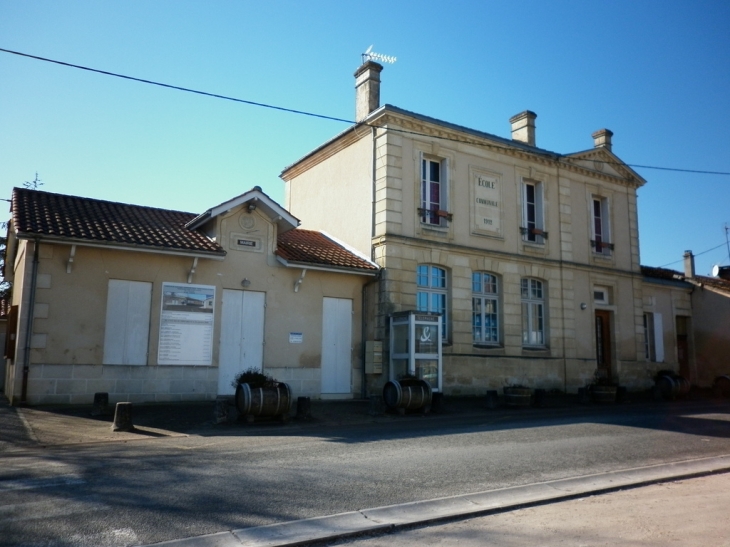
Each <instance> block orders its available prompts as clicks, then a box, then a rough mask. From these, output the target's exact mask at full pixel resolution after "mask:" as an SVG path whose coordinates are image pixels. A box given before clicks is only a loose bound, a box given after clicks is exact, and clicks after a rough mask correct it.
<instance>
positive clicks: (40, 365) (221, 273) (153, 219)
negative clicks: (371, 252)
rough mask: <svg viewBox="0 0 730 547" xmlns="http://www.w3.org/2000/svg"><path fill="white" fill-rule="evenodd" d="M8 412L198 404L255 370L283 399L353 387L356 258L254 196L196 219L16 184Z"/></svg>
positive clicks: (359, 378)
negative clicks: (29, 407) (15, 407)
mask: <svg viewBox="0 0 730 547" xmlns="http://www.w3.org/2000/svg"><path fill="white" fill-rule="evenodd" d="M11 213H12V215H11V220H10V222H9V227H8V246H7V250H6V265H5V272H4V275H5V279H6V280H7V281H10V282H12V283H13V291H12V300H11V303H10V304H11V308H10V314H9V319H8V336H7V343H6V345H5V355H6V371H5V394H6V396H7V397H8V399H9V400H10V402H11V404H20V403H27V404H84V403H91V402H92V401H93V396H94V393H97V392H107V393H109V399H110V402H114V401H133V402H153V401H178V400H210V399H214V398H216V397H217V396H218V395H228V394H231V393H233V390H234V388H233V386H232V384H231V382H232V380H233V378H234V377H235V375H236V374H237V373H239V372H241V371H243V370H245V369H248V368H252V367H253V368H258V369H263V370H264V371H265V372H266V373H267V374H269V375H271V376H273V377H275V378H276V379H277V380H279V381H284V382H287V383H289V384H290V386H291V388H292V391H293V392H294V395H295V396H314V397H322V398H348V397H352V396H353V395H359V394H360V391H361V389H362V386H363V352H362V331H363V328H362V317H363V313H362V294H363V288H364V286H365V285H366V284H368V283H369V282H372V281H373V280H374V279H375V278H376V276H377V275H378V271H379V269H378V267H377V266H376V265H375V264H374V263H373V262H372V261H370V260H369V258H368V257H366V256H364V255H363V254H361V253H359V252H357V251H355V250H353V249H352V248H350V247H348V246H347V245H346V244H344V243H342V242H340V241H338V240H337V239H335V238H334V237H332V236H329V235H328V234H326V233H323V232H320V231H311V230H301V229H297V226H298V224H299V221H298V220H297V219H296V218H295V217H294V216H293V215H291V214H290V213H289V212H288V211H286V210H285V209H284V208H283V207H281V206H280V205H279V204H278V203H276V202H275V201H274V200H272V199H271V198H270V197H269V196H268V195H266V194H265V193H264V192H263V191H262V190H261V188H259V187H255V188H253V189H252V190H250V191H248V192H246V193H244V194H242V195H240V196H238V197H235V198H233V199H231V200H229V201H227V202H225V203H221V204H220V205H218V206H216V207H212V208H211V209H208V210H207V211H205V212H204V213H202V214H200V215H196V214H192V213H184V212H178V211H170V210H164V209H157V208H152V207H143V206H138V205H128V204H122V203H112V202H107V201H101V200H96V199H90V198H84V197H75V196H68V195H61V194H54V193H50V192H42V191H38V190H31V189H22V188H15V189H14V190H13V195H12V205H11Z"/></svg>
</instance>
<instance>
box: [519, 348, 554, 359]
mask: <svg viewBox="0 0 730 547" xmlns="http://www.w3.org/2000/svg"><path fill="white" fill-rule="evenodd" d="M522 355H525V356H530V357H550V348H548V347H545V346H522Z"/></svg>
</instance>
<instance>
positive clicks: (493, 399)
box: [487, 389, 499, 410]
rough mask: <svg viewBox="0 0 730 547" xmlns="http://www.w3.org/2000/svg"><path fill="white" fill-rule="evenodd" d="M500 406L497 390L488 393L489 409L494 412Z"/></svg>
mask: <svg viewBox="0 0 730 547" xmlns="http://www.w3.org/2000/svg"><path fill="white" fill-rule="evenodd" d="M498 406H499V394H498V393H497V390H496V389H490V390H489V391H487V408H488V409H490V410H494V409H495V408H497V407H498Z"/></svg>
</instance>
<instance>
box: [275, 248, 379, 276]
mask: <svg viewBox="0 0 730 547" xmlns="http://www.w3.org/2000/svg"><path fill="white" fill-rule="evenodd" d="M276 260H278V261H279V262H280V263H281V264H282V265H284V266H286V267H287V268H297V269H299V270H319V271H323V272H331V273H346V274H355V275H364V276H368V277H375V276H376V275H378V270H370V269H364V268H346V267H343V266H340V267H338V266H325V265H323V264H313V263H311V262H300V261H296V260H287V259H286V258H284V257H282V256H281V255H279V254H277V255H276Z"/></svg>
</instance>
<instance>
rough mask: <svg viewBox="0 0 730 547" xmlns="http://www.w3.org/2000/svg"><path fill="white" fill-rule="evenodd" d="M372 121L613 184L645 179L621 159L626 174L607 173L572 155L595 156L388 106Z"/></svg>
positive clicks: (416, 136)
mask: <svg viewBox="0 0 730 547" xmlns="http://www.w3.org/2000/svg"><path fill="white" fill-rule="evenodd" d="M369 123H371V124H372V125H378V126H379V127H381V128H382V129H384V130H386V131H388V130H391V131H393V132H394V133H398V128H402V129H403V130H404V131H405V132H407V134H408V136H410V137H411V138H413V139H414V140H421V139H427V138H429V137H431V138H438V139H444V140H447V141H449V142H450V143H453V144H455V145H458V144H467V145H471V146H477V147H482V148H487V149H489V150H490V151H492V152H497V153H500V154H504V155H507V156H510V157H513V158H517V159H521V160H526V161H531V162H533V163H538V164H540V165H545V166H549V167H553V168H560V169H565V170H568V171H570V172H573V173H577V174H581V175H583V176H587V177H592V178H598V179H601V180H604V181H606V182H612V183H614V184H620V185H622V186H629V187H631V188H639V187H640V186H642V185H643V183H644V181H643V180H639V179H637V177H636V176H634V175H633V174H632V173H630V172H629V171H628V170H627V169H626V168H622V165H621V163H622V162H620V160H618V158H616V160H617V161H613V162H612V165H615V166H616V168H617V169H621V170H622V171H624V173H625V176H623V177H617V176H614V175H611V174H608V173H602V172H600V171H595V170H592V169H588V168H586V167H583V166H581V165H578V164H575V163H573V162H571V161H570V160H571V159H583V160H588V159H592V158H588V157H585V156H584V157H580V158H573V157H571V156H564V155H561V154H557V153H553V152H548V151H541V150H539V149H537V150H535V151H531V150H527V149H525V148H522V147H517V146H511V145H510V144H507V143H502V142H499V141H497V140H492V139H490V138H488V137H487V136H478V135H473V134H465V133H464V132H463V131H460V130H458V129H451V128H447V127H443V126H441V125H438V124H436V123H429V122H426V121H422V120H419V119H415V118H412V117H410V116H408V115H407V114H401V113H398V112H391V111H388V110H385V111H384V112H383V113H382V114H381V115H380V116H379V117H378V118H376V119H373V120H371V121H370V122H369ZM389 125H395V126H398V128H391V127H388V126H389ZM602 152H603V150H598V149H596V150H595V155H596V156H598V155H601V154H602Z"/></svg>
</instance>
